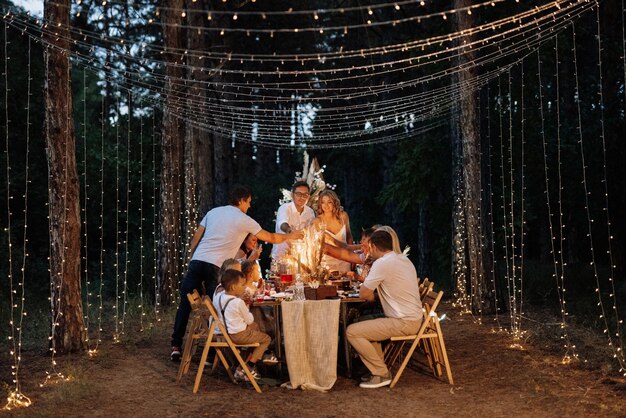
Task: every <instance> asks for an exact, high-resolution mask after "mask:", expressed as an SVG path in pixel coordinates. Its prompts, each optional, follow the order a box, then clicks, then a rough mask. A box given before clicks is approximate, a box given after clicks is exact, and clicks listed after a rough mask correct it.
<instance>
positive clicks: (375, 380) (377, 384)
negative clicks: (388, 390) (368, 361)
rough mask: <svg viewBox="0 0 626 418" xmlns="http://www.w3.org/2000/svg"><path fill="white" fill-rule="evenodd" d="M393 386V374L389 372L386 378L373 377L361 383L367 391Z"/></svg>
mask: <svg viewBox="0 0 626 418" xmlns="http://www.w3.org/2000/svg"><path fill="white" fill-rule="evenodd" d="M390 384H391V372H388V373H387V375H386V376H376V375H372V377H370V378H369V379H367V380H366V381H364V382H361V384H360V385H359V386H360V387H362V388H365V389H376V388H382V387H383V386H389V385H390Z"/></svg>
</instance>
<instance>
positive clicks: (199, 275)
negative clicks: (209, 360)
mask: <svg viewBox="0 0 626 418" xmlns="http://www.w3.org/2000/svg"><path fill="white" fill-rule="evenodd" d="M219 269H220V268H219V267H217V266H215V265H213V264H211V263H205V262H204V261H198V260H193V261H191V262H190V263H189V269H188V270H187V274H186V275H185V278H184V279H183V282H182V283H181V285H180V305H178V311H176V320H175V321H174V332H173V333H172V345H173V346H174V345H175V346H177V347H180V346H181V345H183V337H184V336H185V329H187V322H188V321H189V314H190V313H191V305H190V304H189V300H188V299H187V293H191V292H193V290H194V289H196V290H197V291H198V292H199V293H200V294H204V292H205V291H206V294H207V295H209V297H212V296H213V292H214V291H215V288H216V287H217V273H218V272H219Z"/></svg>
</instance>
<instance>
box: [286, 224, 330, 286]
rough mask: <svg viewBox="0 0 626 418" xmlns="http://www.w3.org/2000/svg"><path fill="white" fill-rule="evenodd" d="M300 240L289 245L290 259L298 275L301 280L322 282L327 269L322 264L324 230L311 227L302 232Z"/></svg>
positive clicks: (322, 227) (323, 228)
mask: <svg viewBox="0 0 626 418" xmlns="http://www.w3.org/2000/svg"><path fill="white" fill-rule="evenodd" d="M303 233H304V236H303V237H302V239H300V240H297V241H293V242H292V243H291V250H290V253H291V254H290V258H291V259H292V260H294V261H295V263H296V268H297V271H298V273H300V274H301V275H302V277H303V280H304V281H305V282H306V281H309V280H318V281H323V279H324V277H325V276H326V273H327V269H326V267H325V265H324V263H322V257H323V255H324V235H325V233H326V228H325V227H324V226H323V225H322V226H321V227H320V228H317V227H315V226H313V225H311V226H309V227H307V228H305V229H304V230H303Z"/></svg>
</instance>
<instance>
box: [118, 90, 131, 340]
mask: <svg viewBox="0 0 626 418" xmlns="http://www.w3.org/2000/svg"><path fill="white" fill-rule="evenodd" d="M131 103H132V100H131V96H130V92H128V101H127V107H128V113H127V118H126V121H127V123H126V207H125V208H124V218H125V222H124V223H125V225H124V226H125V232H124V282H123V285H122V321H121V324H120V325H121V328H122V334H123V333H124V330H125V327H126V310H127V307H128V265H129V264H130V257H129V254H130V249H129V247H130V242H129V239H128V238H129V234H130V222H129V220H130V204H131V196H132V194H131V192H132V190H131V188H132V185H131V180H130V175H131V172H130V148H131V140H130V137H131V127H130V119H131V111H132V108H131ZM119 116H120V115H118V118H119ZM118 123H121V122H120V121H119V120H118Z"/></svg>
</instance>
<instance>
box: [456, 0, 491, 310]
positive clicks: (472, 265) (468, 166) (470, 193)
mask: <svg viewBox="0 0 626 418" xmlns="http://www.w3.org/2000/svg"><path fill="white" fill-rule="evenodd" d="M469 5H471V2H470V1H469V0H455V2H454V6H455V7H456V8H461V7H466V6H469ZM457 19H458V20H457V23H458V30H461V31H462V30H467V29H470V28H471V27H472V26H473V25H474V21H473V17H472V15H469V14H467V13H459V14H458V15H457ZM468 41H469V39H468V38H464V39H462V40H461V42H465V43H467V42H468ZM474 58H475V53H474V51H472V49H471V48H462V49H461V53H460V55H459V64H460V65H461V66H464V65H465V66H466V67H465V68H464V69H462V70H461V71H460V73H459V88H460V89H461V100H460V107H461V114H460V122H461V143H462V154H463V183H464V197H465V205H464V206H465V227H466V232H467V246H468V255H469V274H470V283H471V288H470V295H471V305H472V310H473V311H474V312H475V313H481V312H482V310H483V297H484V296H485V295H486V294H487V287H486V282H485V272H484V268H483V263H482V248H483V246H482V240H483V231H482V223H481V210H480V207H481V173H480V167H481V162H480V136H479V132H478V128H477V117H476V107H477V100H476V94H477V92H476V91H474V90H473V89H472V88H471V87H470V84H471V81H472V79H473V78H474V77H475V76H476V70H475V69H474V68H472V67H468V66H467V64H468V63H471V62H473V61H474Z"/></svg>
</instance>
